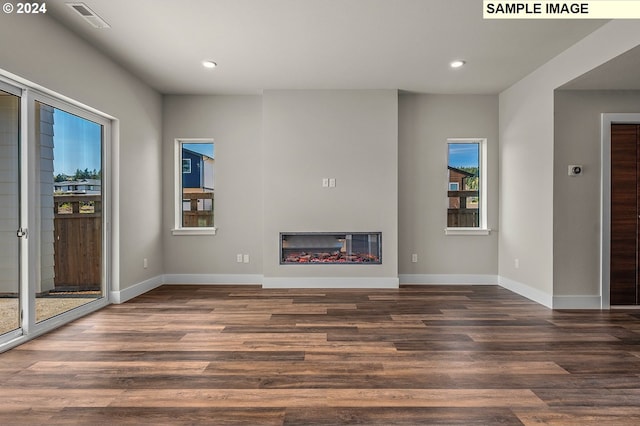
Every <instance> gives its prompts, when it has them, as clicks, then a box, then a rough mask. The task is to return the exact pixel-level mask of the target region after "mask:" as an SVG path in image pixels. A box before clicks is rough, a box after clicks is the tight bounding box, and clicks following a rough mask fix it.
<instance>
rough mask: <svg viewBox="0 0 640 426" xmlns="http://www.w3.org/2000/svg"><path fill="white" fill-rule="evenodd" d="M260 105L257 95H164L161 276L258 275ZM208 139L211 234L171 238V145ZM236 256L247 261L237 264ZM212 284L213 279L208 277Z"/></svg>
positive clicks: (260, 246)
mask: <svg viewBox="0 0 640 426" xmlns="http://www.w3.org/2000/svg"><path fill="white" fill-rule="evenodd" d="M261 126H262V100H261V97H260V96H165V97H164V113H163V129H164V138H163V148H162V149H163V157H164V162H163V167H164V175H163V179H162V181H161V182H162V188H164V194H165V197H164V203H163V229H162V232H163V236H164V238H163V245H164V270H165V271H164V272H165V274H170V275H175V274H178V275H180V274H182V275H184V274H205V275H212V274H240V275H243V274H250V275H254V274H260V273H261V271H262V216H261V212H262V148H261V146H262V144H261ZM180 138H212V139H213V143H214V147H215V170H214V179H215V201H214V225H215V227H216V228H218V231H217V234H216V235H198V236H194V235H189V236H184V235H172V233H171V229H172V228H173V227H174V202H175V201H174V199H173V194H174V164H173V161H174V144H175V139H180ZM236 254H248V255H249V259H250V262H249V263H248V264H245V263H237V262H236ZM209 279H210V280H211V279H215V277H209Z"/></svg>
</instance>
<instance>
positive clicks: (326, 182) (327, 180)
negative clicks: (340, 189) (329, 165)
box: [322, 178, 329, 188]
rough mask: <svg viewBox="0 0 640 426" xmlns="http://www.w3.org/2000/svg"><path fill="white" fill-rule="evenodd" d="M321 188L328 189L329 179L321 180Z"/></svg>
mask: <svg viewBox="0 0 640 426" xmlns="http://www.w3.org/2000/svg"><path fill="white" fill-rule="evenodd" d="M322 187H323V188H328V187H329V178H322Z"/></svg>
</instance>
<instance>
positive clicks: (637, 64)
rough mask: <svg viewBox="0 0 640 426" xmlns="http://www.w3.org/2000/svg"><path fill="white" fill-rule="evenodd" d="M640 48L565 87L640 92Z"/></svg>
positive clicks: (629, 51) (563, 87)
mask: <svg viewBox="0 0 640 426" xmlns="http://www.w3.org/2000/svg"><path fill="white" fill-rule="evenodd" d="M639 69H640V46H638V47H635V48H633V49H631V50H628V51H627V52H625V53H623V54H622V55H619V56H617V57H615V58H613V59H611V60H610V61H608V62H605V63H604V64H602V65H600V66H599V67H596V68H594V69H593V70H591V71H589V72H587V73H585V74H583V75H581V76H580V77H578V78H576V79H574V80H572V81H570V82H568V83H567V84H565V85H563V86H562V87H561V89H568V90H640V73H638V70H639Z"/></svg>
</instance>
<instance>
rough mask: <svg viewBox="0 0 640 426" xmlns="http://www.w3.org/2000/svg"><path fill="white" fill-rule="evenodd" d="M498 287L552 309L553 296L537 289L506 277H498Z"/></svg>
mask: <svg viewBox="0 0 640 426" xmlns="http://www.w3.org/2000/svg"><path fill="white" fill-rule="evenodd" d="M498 285H500V287H503V288H506V289H507V290H510V291H512V292H514V293H517V294H519V295H520V296H522V297H526V298H527V299H529V300H532V301H534V302H536V303H539V304H541V305H543V306H546V307H547V308H550V309H552V307H553V296H552V295H550V294H547V293H544V292H542V291H540V290H538V289H537V288H533V287H530V286H528V285H526V284H523V283H520V282H518V281H514V280H511V279H509V278H506V277H498Z"/></svg>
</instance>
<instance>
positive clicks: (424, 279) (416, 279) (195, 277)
mask: <svg viewBox="0 0 640 426" xmlns="http://www.w3.org/2000/svg"><path fill="white" fill-rule="evenodd" d="M163 284H201V285H203V284H204V285H207V284H210V285H221V284H234V285H241V284H246V285H262V287H263V288H391V289H393V288H398V287H399V286H400V285H401V284H414V285H437V284H446V285H456V284H459V285H499V286H501V287H504V288H506V289H507V290H510V291H513V292H514V293H517V294H519V295H520V296H523V297H526V298H527V299H530V300H532V301H534V302H536V303H539V304H541V305H543V306H546V307H548V308H552V309H601V302H602V301H601V298H600V296H584V295H583V296H551V295H549V294H546V293H544V292H542V291H540V290H538V289H535V288H533V287H530V286H528V285H526V284H523V283H520V282H517V281H514V280H511V279H509V278H505V277H500V276H497V275H473V274H400V275H399V276H398V278H394V277H263V276H262V275H260V274H165V275H158V276H156V277H153V278H149V279H148V280H145V281H142V282H139V283H137V284H134V285H132V286H130V287H127V288H125V289H124V290H119V291H111V292H110V293H109V297H110V301H111V303H124V302H126V301H127V300H130V299H133V298H134V297H137V296H140V295H141V294H144V293H146V292H148V291H151V290H153V289H154V288H157V287H160V286H161V285H163Z"/></svg>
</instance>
